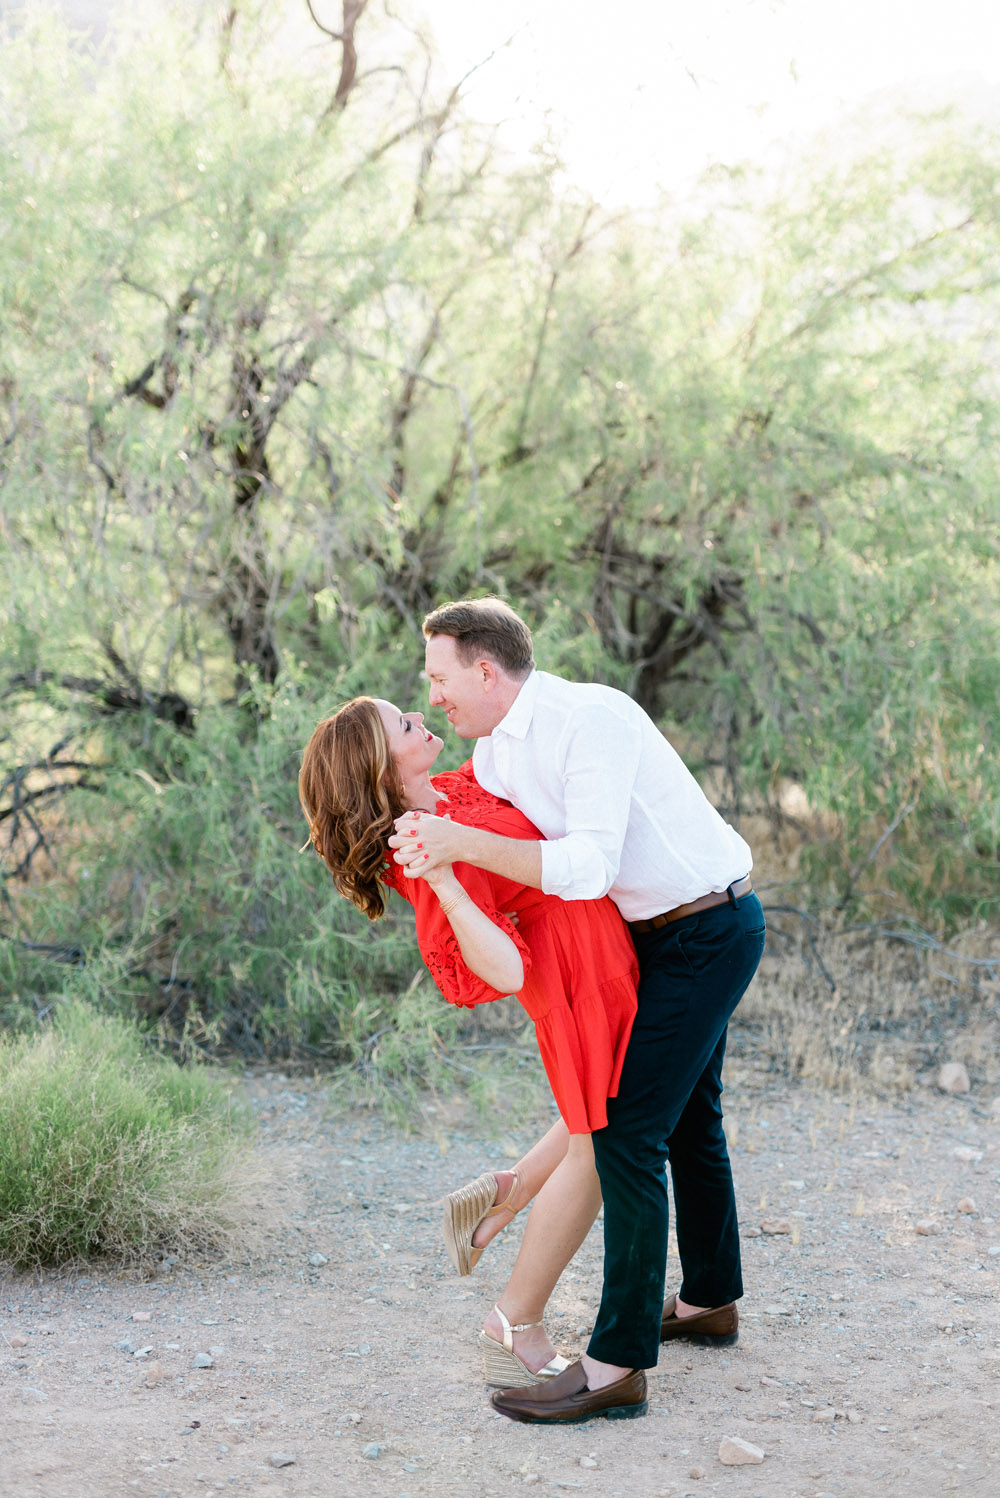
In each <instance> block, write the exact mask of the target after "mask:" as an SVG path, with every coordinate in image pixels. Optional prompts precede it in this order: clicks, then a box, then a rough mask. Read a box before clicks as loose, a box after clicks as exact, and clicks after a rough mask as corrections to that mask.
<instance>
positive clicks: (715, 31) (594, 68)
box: [426, 0, 1000, 203]
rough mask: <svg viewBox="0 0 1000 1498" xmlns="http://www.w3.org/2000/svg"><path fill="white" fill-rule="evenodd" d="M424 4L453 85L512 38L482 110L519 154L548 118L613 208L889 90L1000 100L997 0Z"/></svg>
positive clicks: (474, 88) (486, 86) (578, 174)
mask: <svg viewBox="0 0 1000 1498" xmlns="http://www.w3.org/2000/svg"><path fill="white" fill-rule="evenodd" d="M426 3H427V9H428V13H429V14H430V16H431V24H432V26H433V29H434V33H435V35H436V37H437V40H438V43H439V46H440V48H441V51H442V54H443V57H444V60H445V63H446V65H447V67H448V71H449V75H450V76H456V75H460V74H461V73H462V72H464V71H465V69H466V68H468V67H469V66H470V65H471V64H472V63H473V62H475V61H478V60H480V59H482V58H483V57H486V56H488V55H489V53H490V52H491V51H492V50H493V49H494V48H497V47H500V46H501V45H502V43H503V42H504V41H506V39H507V38H508V37H510V36H511V35H513V36H514V41H513V43H512V45H511V46H510V48H508V49H506V50H505V51H503V52H501V53H500V54H499V55H498V56H497V57H496V58H495V59H494V60H493V61H492V62H491V63H490V64H489V65H488V66H487V67H486V68H484V69H482V70H481V71H480V72H479V73H478V74H477V75H476V77H475V78H474V79H472V80H470V83H469V86H468V89H467V92H466V98H467V100H468V102H469V105H470V107H471V108H472V111H473V113H475V114H477V115H479V116H480V117H483V118H490V119H504V120H507V121H509V122H510V123H509V126H508V131H509V135H508V138H509V139H510V140H511V142H512V144H515V145H517V144H526V143H527V141H528V139H529V138H530V137H531V136H532V135H537V130H538V122H539V121H540V120H541V119H542V118H544V116H545V115H546V113H548V117H549V119H550V121H551V123H552V126H553V128H554V130H555V131H556V132H557V133H558V135H559V136H560V138H561V141H562V146H563V154H564V157H565V159H566V161H567V164H568V166H569V168H570V172H571V175H572V176H573V177H574V178H575V179H576V180H578V181H580V182H581V183H582V184H583V185H584V186H586V187H587V188H588V189H589V190H590V191H591V192H593V193H594V194H595V195H596V196H598V197H601V198H605V199H612V200H617V201H623V200H627V201H632V202H635V203H641V202H644V201H650V200H651V199H652V198H653V197H654V196H655V194H656V190H657V187H658V186H662V187H663V188H665V189H666V190H667V191H671V192H673V191H677V190H680V189H683V187H684V186H685V185H686V184H688V183H689V182H690V181H691V180H692V178H693V177H694V176H695V175H696V174H697V173H698V172H699V171H700V170H701V169H702V168H703V167H704V166H705V165H707V163H708V162H709V161H712V160H723V161H734V160H742V159H746V158H748V157H749V158H755V159H759V158H761V157H762V156H763V155H764V153H765V151H766V150H767V148H768V145H769V144H770V143H772V142H773V141H775V140H786V139H789V138H795V137H802V136H805V135H808V134H809V133H811V132H812V131H813V130H814V129H816V128H817V127H819V126H822V125H825V124H829V123H830V122H831V121H833V120H835V119H836V118H837V116H838V115H839V114H841V113H842V112H843V111H844V110H845V109H849V108H851V107H853V106H856V105H857V104H859V103H861V102H862V100H864V99H866V98H867V97H868V96H870V95H871V94H873V93H876V92H878V91H880V90H883V89H897V88H899V87H900V86H910V87H912V86H913V85H915V84H917V85H919V88H920V91H921V93H924V91H925V90H926V94H927V97H928V99H929V102H930V103H932V104H937V103H940V102H941V98H942V92H944V91H947V92H950V93H951V94H953V95H955V96H959V97H961V96H964V97H966V98H970V97H971V98H974V97H976V96H978V95H979V94H980V93H983V94H985V93H986V91H987V89H988V87H989V86H992V88H993V89H1000V0H501V3H495V0H426Z"/></svg>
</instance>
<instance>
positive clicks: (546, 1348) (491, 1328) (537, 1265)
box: [483, 1126, 601, 1372]
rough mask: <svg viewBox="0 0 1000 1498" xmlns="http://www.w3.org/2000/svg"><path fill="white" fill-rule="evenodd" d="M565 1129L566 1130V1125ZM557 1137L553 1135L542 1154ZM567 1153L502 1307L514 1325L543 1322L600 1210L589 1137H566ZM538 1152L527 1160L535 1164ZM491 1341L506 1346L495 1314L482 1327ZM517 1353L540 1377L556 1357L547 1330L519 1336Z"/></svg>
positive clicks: (540, 1204)
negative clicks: (532, 1159) (550, 1297)
mask: <svg viewBox="0 0 1000 1498" xmlns="http://www.w3.org/2000/svg"><path fill="white" fill-rule="evenodd" d="M564 1127H565V1126H564ZM554 1132H555V1130H550V1131H549V1134H547V1135H546V1136H545V1140H541V1141H539V1145H536V1146H535V1149H536V1150H537V1149H539V1148H540V1146H541V1145H542V1144H544V1143H545V1141H546V1140H548V1139H549V1138H550V1136H551V1135H552V1134H553V1133H554ZM567 1139H568V1146H567V1148H566V1151H565V1153H564V1155H563V1157H562V1159H561V1160H560V1161H559V1163H558V1164H557V1165H556V1167H555V1168H554V1169H553V1170H552V1172H551V1174H550V1175H549V1176H548V1178H547V1179H546V1180H545V1182H544V1184H543V1185H542V1187H541V1189H540V1190H539V1191H538V1194H537V1196H536V1197H535V1200H534V1202H533V1204H532V1208H531V1213H530V1215H529V1217H528V1221H527V1225H526V1226H525V1229H524V1237H523V1238H522V1240H521V1247H520V1250H519V1252H518V1255H517V1259H516V1261H515V1263H514V1269H513V1271H512V1273H511V1276H510V1279H509V1280H508V1281H507V1287H506V1289H505V1290H504V1292H503V1294H502V1295H501V1297H500V1300H499V1305H500V1309H501V1310H502V1311H503V1313H504V1315H505V1316H506V1317H507V1320H508V1321H509V1322H510V1323H511V1325H512V1326H517V1325H519V1324H524V1323H526V1322H532V1321H539V1322H540V1321H541V1320H542V1317H543V1316H544V1314H545V1306H546V1304H547V1302H548V1299H549V1296H550V1295H551V1294H552V1291H553V1290H554V1289H555V1287H556V1282H557V1281H558V1279H559V1276H560V1275H561V1274H562V1272H563V1270H564V1269H565V1268H566V1265H567V1264H568V1263H569V1261H570V1260H571V1259H572V1257H573V1255H574V1254H575V1253H576V1251H577V1249H578V1248H579V1247H580V1244H581V1243H582V1242H583V1240H584V1239H585V1238H586V1236H587V1234H588V1232H589V1231H590V1228H591V1226H592V1224H593V1222H594V1218H595V1217H596V1216H597V1213H598V1212H599V1210H600V1206H601V1186H600V1182H599V1180H598V1178H597V1170H596V1169H595V1166H594V1148H593V1144H592V1143H591V1138H590V1135H589V1134H571V1135H568V1136H567ZM532 1154H534V1151H531V1153H530V1154H529V1155H528V1156H526V1157H525V1159H526V1160H530V1159H531V1155H532ZM483 1330H484V1331H485V1332H486V1334H487V1336H490V1337H494V1338H495V1339H496V1340H497V1341H498V1342H502V1341H503V1327H502V1325H501V1322H500V1319H499V1317H498V1316H497V1315H496V1313H495V1312H494V1311H491V1312H490V1314H489V1315H488V1316H487V1318H486V1320H485V1322H484V1323H483ZM514 1350H515V1351H516V1353H517V1355H518V1357H519V1358H520V1359H521V1360H522V1362H524V1363H525V1364H527V1366H528V1367H529V1368H531V1369H533V1370H534V1371H535V1372H537V1370H538V1369H539V1368H543V1367H544V1366H545V1364H546V1363H547V1362H548V1361H549V1360H550V1358H552V1357H553V1356H554V1354H555V1348H554V1347H553V1346H552V1343H551V1342H550V1340H549V1335H548V1333H547V1332H546V1330H545V1327H544V1326H532V1327H530V1328H529V1330H528V1331H524V1332H517V1333H516V1334H515V1337H514Z"/></svg>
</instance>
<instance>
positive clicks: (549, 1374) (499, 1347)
mask: <svg viewBox="0 0 1000 1498" xmlns="http://www.w3.org/2000/svg"><path fill="white" fill-rule="evenodd" d="M493 1309H494V1310H495V1311H496V1313H497V1315H498V1316H499V1317H500V1321H501V1323H502V1324H503V1342H497V1341H496V1339H495V1338H493V1337H489V1336H487V1334H486V1333H485V1332H480V1333H479V1336H478V1338H477V1339H476V1340H477V1341H478V1343H479V1345H480V1347H481V1348H482V1349H483V1380H484V1382H485V1383H488V1384H496V1385H497V1387H499V1388H501V1389H528V1388H530V1387H531V1386H532V1384H543V1383H544V1382H545V1380H546V1379H547V1378H555V1376H556V1374H557V1373H562V1372H563V1371H564V1370H565V1369H566V1368H568V1367H569V1359H568V1358H564V1357H560V1355H559V1354H558V1353H556V1355H555V1357H554V1358H553V1359H552V1360H551V1362H548V1363H546V1364H545V1367H544V1368H539V1370H538V1372H537V1373H536V1372H535V1371H534V1369H532V1368H529V1367H528V1365H527V1364H526V1363H522V1361H521V1359H520V1358H519V1357H518V1355H517V1353H516V1352H515V1351H514V1333H515V1332H526V1331H527V1330H528V1328H529V1327H531V1326H541V1324H542V1323H541V1322H540V1321H525V1322H523V1323H522V1324H521V1325H520V1326H511V1324H510V1322H509V1321H508V1320H507V1317H506V1316H505V1315H504V1313H503V1311H501V1309H500V1307H499V1306H494V1307H493Z"/></svg>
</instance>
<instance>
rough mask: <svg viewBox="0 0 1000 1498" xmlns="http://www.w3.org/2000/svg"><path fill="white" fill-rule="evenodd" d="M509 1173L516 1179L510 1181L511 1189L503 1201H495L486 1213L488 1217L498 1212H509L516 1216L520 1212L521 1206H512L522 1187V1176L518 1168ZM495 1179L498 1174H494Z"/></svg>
mask: <svg viewBox="0 0 1000 1498" xmlns="http://www.w3.org/2000/svg"><path fill="white" fill-rule="evenodd" d="M509 1174H510V1175H512V1176H513V1177H514V1179H513V1180H512V1181H511V1183H510V1190H509V1191H508V1192H507V1195H506V1196H505V1197H504V1199H503V1201H502V1202H494V1203H493V1205H492V1207H491V1208H490V1210H489V1211H488V1212H487V1213H486V1216H487V1217H495V1216H496V1214H497V1213H498V1212H509V1213H510V1215H511V1217H516V1216H517V1214H518V1212H520V1210H521V1208H520V1207H512V1206H511V1202H512V1201H513V1200H514V1198H515V1196H516V1195H517V1193H518V1192H519V1191H520V1189H521V1177H520V1176H519V1175H518V1173H517V1171H516V1170H512V1171H510V1172H509ZM493 1179H494V1180H496V1176H494V1177H493Z"/></svg>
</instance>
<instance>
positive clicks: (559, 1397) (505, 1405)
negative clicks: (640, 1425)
mask: <svg viewBox="0 0 1000 1498" xmlns="http://www.w3.org/2000/svg"><path fill="white" fill-rule="evenodd" d="M490 1403H491V1404H492V1405H493V1408H494V1409H495V1410H499V1411H500V1413H501V1415H506V1416H507V1418H508V1420H520V1421H522V1422H524V1423H526V1424H536V1423H542V1424H546V1425H580V1424H581V1423H582V1422H583V1421H584V1420H595V1419H596V1418H597V1416H598V1415H606V1416H607V1417H608V1419H609V1420H635V1419H637V1418H638V1417H639V1416H640V1415H644V1414H645V1413H646V1411H647V1410H648V1408H649V1401H648V1400H647V1398H646V1375H645V1373H643V1372H642V1370H641V1369H640V1370H639V1371H638V1372H637V1373H627V1374H626V1375H625V1377H624V1378H619V1379H618V1380H617V1381H616V1382H615V1383H613V1384H607V1385H606V1386H605V1387H604V1388H603V1389H589V1388H588V1387H587V1375H586V1373H585V1372H584V1370H583V1364H582V1363H581V1362H580V1361H579V1360H577V1361H576V1362H575V1363H570V1365H569V1367H568V1368H566V1369H564V1371H563V1372H562V1373H557V1374H556V1376H555V1378H547V1379H546V1380H545V1382H544V1383H543V1384H535V1385H534V1386H533V1387H532V1388H530V1389H498V1390H497V1392H496V1393H495V1394H492V1395H491V1396H490Z"/></svg>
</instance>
